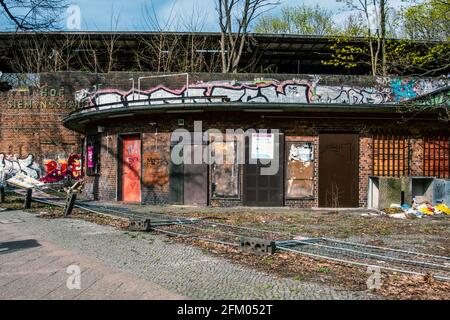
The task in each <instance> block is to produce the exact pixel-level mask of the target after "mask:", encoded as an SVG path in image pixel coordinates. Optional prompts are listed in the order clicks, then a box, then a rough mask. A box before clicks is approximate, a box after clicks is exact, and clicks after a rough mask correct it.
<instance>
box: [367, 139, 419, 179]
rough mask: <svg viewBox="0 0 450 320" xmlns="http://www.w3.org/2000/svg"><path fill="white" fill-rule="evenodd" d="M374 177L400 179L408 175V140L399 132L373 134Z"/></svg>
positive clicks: (409, 156) (409, 155)
mask: <svg viewBox="0 0 450 320" xmlns="http://www.w3.org/2000/svg"><path fill="white" fill-rule="evenodd" d="M372 138H373V174H374V176H384V177H401V176H407V175H409V174H410V158H411V153H410V138H409V136H408V135H406V134H404V133H401V132H382V131H377V132H374V133H373V136H372Z"/></svg>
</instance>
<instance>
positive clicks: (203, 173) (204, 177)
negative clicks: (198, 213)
mask: <svg viewBox="0 0 450 320" xmlns="http://www.w3.org/2000/svg"><path fill="white" fill-rule="evenodd" d="M203 148H204V146H203V145H192V146H191V154H190V157H191V161H190V163H191V164H186V163H185V164H184V204H191V205H200V206H206V205H207V204H208V165H207V164H194V152H203V151H202V149H203ZM185 159H186V158H185Z"/></svg>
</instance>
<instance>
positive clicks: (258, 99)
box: [0, 34, 450, 208]
mask: <svg viewBox="0 0 450 320" xmlns="http://www.w3.org/2000/svg"><path fill="white" fill-rule="evenodd" d="M1 36H2V37H3V38H4V39H6V37H7V35H1ZM46 36H47V37H58V34H55V35H46ZM59 36H61V35H59ZM92 36H93V37H94V36H95V37H104V36H105V35H104V34H103V35H101V34H94V35H92ZM146 36H148V37H155V36H157V34H156V35H155V34H150V35H146ZM205 37H206V38H207V39H208V41H211V42H214V41H215V40H214V39H216V38H217V37H218V35H216V34H206V35H205ZM119 38H120V41H122V42H121V45H122V47H121V49H120V50H119V52H120V53H121V54H123V55H124V56H123V58H122V59H120V61H122V63H124V64H125V65H126V64H128V63H129V60H130V58H129V57H128V56H127V52H128V54H130V52H131V51H132V50H137V49H136V48H137V43H139V39H137V38H136V36H135V35H132V34H120V35H119ZM95 39H97V38H95ZM216 40H217V39H216ZM5 41H6V40H5ZM96 41H100V40H98V39H97V40H96ZM254 42H255V43H257V46H258V48H260V49H261V50H260V51H261V53H260V58H259V60H258V64H259V65H258V67H257V68H255V69H252V71H254V70H269V69H268V67H269V66H275V67H276V68H275V69H270V70H271V71H270V72H265V73H235V74H223V73H220V72H212V71H220V70H208V71H209V72H203V71H204V70H198V71H199V72H186V73H180V72H164V70H163V72H155V70H152V69H149V71H147V72H141V71H140V72H133V71H130V70H127V69H126V68H125V67H121V68H122V69H119V70H113V72H108V73H98V72H97V73H95V72H81V71H70V72H69V71H64V72H62V71H59V72H47V73H36V74H33V75H28V76H27V81H28V82H34V83H35V84H33V85H31V84H30V85H28V86H24V85H23V84H22V85H21V84H19V83H18V82H14V81H15V80H14V79H16V78H15V77H13V74H10V73H9V72H12V71H13V70H8V69H7V66H6V64H5V63H4V62H2V63H3V65H1V66H0V67H1V68H3V69H4V71H6V72H4V74H3V76H2V80H4V79H6V78H5V76H6V74H8V75H9V76H10V79H13V80H8V85H5V87H6V88H5V89H4V91H3V92H1V93H0V107H1V109H0V110H1V117H0V119H1V122H0V124H1V128H0V174H1V177H2V179H3V180H4V179H7V178H8V177H9V176H12V175H14V174H17V173H25V174H27V175H30V176H32V177H34V178H38V179H40V180H41V181H43V182H46V183H55V182H59V181H62V180H64V179H72V180H77V179H84V181H85V185H84V190H83V194H84V196H85V197H86V198H87V199H92V200H102V201H123V202H130V203H142V204H157V205H165V204H185V205H211V206H292V207H308V208H309V207H346V208H357V207H371V208H385V207H388V206H389V205H390V204H391V203H402V202H406V203H407V202H411V199H412V197H414V196H415V195H427V196H428V197H430V199H432V201H433V203H438V202H446V203H447V205H448V204H449V203H448V202H449V193H450V183H449V178H450V177H449V175H450V173H449V172H450V168H449V167H450V162H449V158H450V157H449V137H450V129H449V126H448V122H446V121H445V119H443V118H445V117H448V109H449V102H448V97H449V95H450V93H449V82H450V79H449V78H448V77H445V76H435V77H429V78H417V77H412V76H408V75H405V76H400V77H372V76H368V75H367V70H365V69H357V70H353V71H351V73H350V72H349V71H348V70H347V69H344V68H343V69H333V68H331V67H326V66H324V65H323V64H321V60H322V59H323V56H324V55H326V54H328V53H329V46H330V41H329V39H326V38H320V37H318V38H311V37H309V38H308V37H294V36H290V37H286V36H279V37H278V36H271V37H268V36H255V41H254ZM0 50H4V48H0ZM210 51H211V52H212V51H213V50H210ZM257 51H258V50H250V51H249V52H253V53H254V52H257ZM202 52H206V50H203V51H202ZM249 54H250V53H246V54H244V56H243V60H242V62H241V63H242V64H243V65H244V66H245V65H246V64H248V63H249V58H248V56H249ZM127 57H128V58H127ZM126 59H128V60H126ZM127 61H128V62H127ZM130 69H131V68H130ZM8 71H9V72H8ZM156 71H161V70H156ZM171 71H173V70H171ZM175 71H177V70H175ZM4 81H6V80H4ZM180 133H183V134H185V137H188V138H187V139H181V140H180V139H179V138H180ZM180 145H181V146H182V149H181V150H182V152H181V155H182V158H183V159H184V160H185V161H184V163H179V162H177V161H175V160H174V157H173V155H174V154H176V153H177V152H175V151H177V150H178V149H176V148H177V147H179V146H180ZM186 146H189V148H186ZM174 150H175V151H174ZM205 150H206V151H205ZM196 153H199V154H200V155H201V157H204V158H203V161H201V162H198V161H195V158H196V157H197V155H196ZM205 154H207V156H206V157H205V156H204V155H205ZM239 154H241V155H242V158H243V159H244V161H240V160H242V159H241V158H240V157H239ZM216 155H223V156H224V158H225V157H226V158H227V159H228V160H230V161H225V162H224V163H220V162H211V161H207V160H209V159H210V158H211V157H214V156H216ZM187 159H189V160H191V161H187ZM197 160H198V159H197ZM267 161H271V162H270V164H268V162H267ZM274 163H276V170H275V171H274V172H271V174H262V170H263V169H267V168H269V167H270V166H272V165H273V164H274Z"/></svg>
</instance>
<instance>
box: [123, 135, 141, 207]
mask: <svg viewBox="0 0 450 320" xmlns="http://www.w3.org/2000/svg"><path fill="white" fill-rule="evenodd" d="M121 171H122V174H121V186H122V188H121V189H122V201H124V202H141V140H140V137H139V135H130V136H123V137H122V170H121Z"/></svg>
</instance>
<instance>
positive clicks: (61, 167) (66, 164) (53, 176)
mask: <svg viewBox="0 0 450 320" xmlns="http://www.w3.org/2000/svg"><path fill="white" fill-rule="evenodd" d="M44 167H45V176H43V177H42V178H41V179H39V180H40V181H42V182H45V183H55V182H59V181H62V180H64V179H66V178H70V179H73V180H79V179H81V177H82V165H81V155H80V154H74V155H71V156H70V157H69V158H68V159H67V160H58V161H56V160H44Z"/></svg>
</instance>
